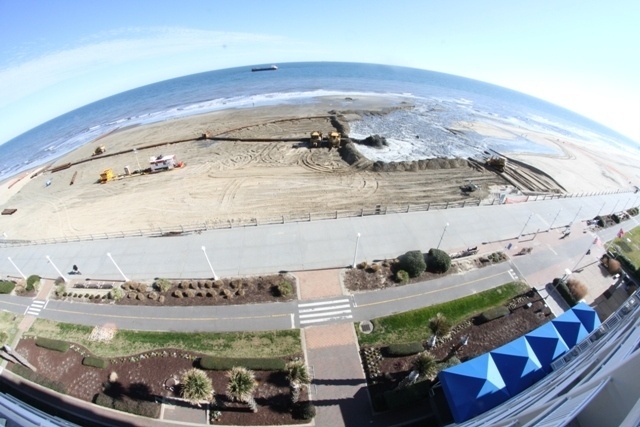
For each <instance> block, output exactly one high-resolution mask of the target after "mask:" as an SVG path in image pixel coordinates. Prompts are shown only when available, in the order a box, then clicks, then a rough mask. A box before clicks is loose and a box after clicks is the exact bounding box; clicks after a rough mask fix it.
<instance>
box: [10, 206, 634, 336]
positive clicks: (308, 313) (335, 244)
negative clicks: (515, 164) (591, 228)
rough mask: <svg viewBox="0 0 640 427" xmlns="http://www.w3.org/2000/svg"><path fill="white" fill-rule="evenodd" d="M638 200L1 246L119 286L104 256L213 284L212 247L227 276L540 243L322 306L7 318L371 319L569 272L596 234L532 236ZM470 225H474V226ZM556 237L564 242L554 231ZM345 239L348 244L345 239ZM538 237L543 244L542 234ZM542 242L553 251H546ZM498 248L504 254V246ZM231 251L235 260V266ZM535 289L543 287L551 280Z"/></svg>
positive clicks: (253, 325)
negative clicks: (550, 268) (486, 263)
mask: <svg viewBox="0 0 640 427" xmlns="http://www.w3.org/2000/svg"><path fill="white" fill-rule="evenodd" d="M630 197H631V198H630ZM635 199H636V196H635V195H630V194H619V195H611V196H599V197H585V198H580V199H577V198H575V199H561V200H553V201H546V202H545V201H539V202H532V203H528V204H520V205H507V206H492V207H491V206H490V207H479V208H465V209H455V210H446V211H433V212H423V213H410V214H404V215H402V214H401V215H387V216H376V217H364V218H352V219H348V220H337V221H319V222H312V223H296V224H285V225H279V226H265V227H256V228H240V229H231V230H218V231H212V232H209V233H203V234H201V235H190V236H181V237H166V238H136V239H121V240H120V239H118V240H102V241H92V242H79V243H68V244H64V245H56V246H24V247H17V248H10V249H2V251H3V252H6V251H9V252H11V253H12V255H11V258H12V261H13V262H14V263H16V265H18V266H19V268H21V270H23V271H24V272H28V273H27V274H31V273H34V272H39V273H40V274H41V275H43V276H47V275H48V274H47V271H49V273H51V269H52V268H53V267H52V266H51V265H48V264H47V262H46V259H45V256H46V255H49V256H50V257H51V259H52V260H53V261H54V263H57V260H58V259H59V260H68V262H66V263H65V264H64V265H68V264H71V263H76V264H79V265H82V270H84V272H85V275H87V274H86V272H87V271H89V272H92V273H91V274H90V275H91V276H94V273H95V274H98V273H97V272H98V271H103V270H104V271H106V273H104V275H102V276H101V277H103V278H104V277H110V278H113V277H115V278H117V276H118V274H119V273H118V272H117V270H116V268H115V265H114V264H113V263H112V262H111V261H110V260H109V258H107V257H106V256H100V254H103V253H106V252H107V251H111V253H112V256H113V257H114V259H117V260H118V265H119V266H120V268H122V269H123V271H127V273H125V274H128V275H130V277H131V278H150V277H156V276H161V277H207V273H209V276H210V270H209V271H208V265H207V263H206V259H205V257H204V253H203V251H202V249H201V248H200V247H201V246H202V245H208V246H207V250H208V248H209V247H210V248H211V255H210V259H212V260H222V259H224V260H227V261H228V263H226V262H225V263H221V265H226V266H229V265H233V268H232V269H229V268H226V269H225V268H220V269H219V271H217V273H218V274H219V275H222V276H227V275H234V274H256V273H268V272H274V271H278V270H282V269H285V270H296V269H303V268H307V269H308V268H326V267H335V266H340V265H341V266H345V265H348V264H350V263H351V262H353V256H354V249H355V239H354V237H355V236H356V233H357V232H360V233H361V235H362V238H361V240H360V245H359V248H358V249H359V251H358V254H359V256H358V260H361V259H368V260H373V259H379V258H386V257H393V256H396V255H397V254H399V253H402V252H404V251H406V250H407V249H414V248H417V249H422V250H427V249H428V248H429V247H433V246H435V245H436V244H437V241H439V239H440V238H442V243H441V247H442V248H447V249H448V248H452V249H455V248H464V247H468V246H476V245H479V246H480V248H481V249H482V248H483V245H482V242H488V241H491V240H493V241H496V240H500V239H502V238H505V239H506V238H511V241H512V242H518V244H520V245H522V246H525V245H537V246H536V249H535V250H534V252H533V253H532V254H531V255H528V256H523V257H513V258H512V260H511V261H510V262H509V263H503V264H500V265H497V266H492V267H487V268H484V269H481V270H475V271H471V272H468V273H465V274H463V275H453V276H447V277H444V278H442V279H439V280H433V281H429V282H426V283H422V284H418V285H409V286H403V287H399V288H393V289H386V290H382V291H376V292H369V293H358V294H355V295H353V296H347V297H340V298H327V299H320V300H316V301H304V302H297V301H296V302H289V303H277V304H268V305H241V306H202V307H188V308H183V307H136V309H135V311H132V310H131V307H127V306H113V305H98V304H95V305H87V304H74V303H68V302H61V301H56V300H49V301H34V300H33V299H30V298H21V297H6V296H2V297H1V298H0V309H5V310H8V311H11V312H14V313H17V314H24V313H27V312H29V313H30V314H33V315H36V316H39V317H42V318H47V319H51V320H56V321H64V322H74V323H81V324H88V325H97V324H104V323H106V322H111V323H115V324H116V325H118V326H119V327H120V328H125V329H137V330H160V331H166V330H173V331H196V330H197V331H254V330H273V329H289V328H298V327H300V326H308V325H312V324H325V323H328V322H334V323H335V322H343V323H346V322H354V321H360V320H366V319H372V318H376V317H380V316H384V315H388V314H392V313H395V312H402V311H407V310H411V309H414V308H418V307H423V306H426V305H431V304H435V303H439V302H444V301H448V300H451V299H455V298H458V297H461V296H464V295H469V294H471V293H475V292H480V291H482V290H485V289H488V288H492V287H495V286H497V285H500V284H503V283H505V282H508V281H511V280H514V279H517V278H519V277H523V276H529V275H532V274H535V273H536V272H537V271H539V270H540V268H541V266H547V265H554V266H555V265H560V264H562V263H563V262H564V263H565V264H567V266H566V267H565V268H572V267H571V266H570V265H568V264H569V263H570V261H566V262H565V261H563V260H564V259H567V260H571V259H574V258H576V257H577V256H579V255H580V254H581V253H583V252H584V251H586V249H587V248H588V247H589V244H590V242H592V240H593V237H592V236H591V235H588V234H585V235H584V236H582V237H580V238H573V237H572V238H571V239H567V240H566V241H564V240H560V239H558V241H557V242H553V241H552V243H551V244H550V243H548V242H549V237H548V236H550V235H551V234H548V233H547V237H546V238H545V239H542V238H538V240H536V237H537V236H538V235H536V234H535V233H536V232H537V231H538V230H540V231H543V232H544V231H545V230H547V229H549V227H550V225H551V223H553V226H554V228H555V227H556V226H558V225H564V224H569V223H571V222H573V221H574V220H576V221H578V220H580V219H584V218H591V217H593V216H595V215H596V214H597V213H598V212H600V211H601V212H602V213H608V212H607V211H608V210H609V209H613V208H614V207H615V206H621V207H622V206H623V204H627V207H630V206H631V205H632V204H633V203H634V200H635ZM578 202H579V203H578ZM603 206H604V208H603ZM525 209H527V210H525ZM583 215H584V216H583ZM469 218H473V221H470V220H469ZM545 218H546V219H548V221H547V220H546V219H545ZM554 219H555V221H554ZM446 221H448V222H449V226H448V227H447V229H446V231H445V232H444V236H443V231H444V224H446ZM629 222H630V224H628V225H627V224H624V225H623V227H627V228H630V227H632V226H635V225H637V223H638V222H637V220H635V219H632V220H631V221H629ZM574 229H575V227H574ZM356 230H357V231H356ZM617 230H618V228H615V229H609V230H605V231H604V232H603V233H602V238H603V240H608V239H610V238H612V237H614V235H615V233H616V232H617ZM550 233H555V234H556V235H558V236H559V234H558V232H557V231H551V232H550ZM520 234H522V235H523V236H522V237H521V238H520V239H519V241H518V240H517V239H516V238H517V236H518V235H520ZM345 235H347V236H349V235H350V236H351V237H352V238H351V239H350V240H349V239H346V238H345V237H344V236H345ZM539 235H540V236H542V235H544V233H542V234H539ZM541 240H544V241H545V242H544V243H542V242H541ZM504 244H505V245H506V244H507V242H504ZM225 245H228V246H225ZM492 245H493V246H494V247H499V246H500V245H501V243H493V244H492ZM192 247H195V248H196V250H195V251H193V250H192V251H191V252H189V248H192ZM225 247H226V248H227V249H226V250H225ZM230 254H231V255H233V254H235V258H234V257H233V256H231V255H230ZM283 254H285V255H286V256H283ZM116 256H117V257H118V258H116ZM216 257H217V258H216ZM3 258H6V257H3ZM43 259H44V261H43ZM72 260H73V261H72ZM239 260H244V262H241V261H239ZM2 262H4V264H2V268H3V269H5V270H4V271H5V272H6V268H8V267H7V264H8V266H9V267H11V268H13V266H12V265H11V264H10V263H9V262H8V260H7V261H4V260H2ZM63 262H64V261H63ZM202 264H204V267H202ZM29 266H31V267H29ZM282 266H285V267H284V268H283V267H282ZM38 268H42V269H43V270H38ZM558 268H559V267H558ZM112 270H114V271H115V273H114V271H112ZM560 270H563V269H560ZM561 273H562V271H559V272H558V275H560V274H561ZM5 274H6V273H5ZM14 274H15V273H14ZM50 276H55V274H50ZM94 277H95V276H94ZM532 285H534V286H535V285H537V284H535V283H532ZM538 285H539V286H544V283H540V284H538Z"/></svg>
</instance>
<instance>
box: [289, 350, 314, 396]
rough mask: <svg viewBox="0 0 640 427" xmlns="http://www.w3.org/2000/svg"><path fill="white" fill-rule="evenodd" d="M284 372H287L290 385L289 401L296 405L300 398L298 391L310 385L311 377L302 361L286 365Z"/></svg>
mask: <svg viewBox="0 0 640 427" xmlns="http://www.w3.org/2000/svg"><path fill="white" fill-rule="evenodd" d="M285 370H286V372H287V379H288V380H289V384H290V385H291V401H292V402H293V403H296V402H297V401H298V399H299V398H300V390H301V389H302V387H305V386H307V385H309V384H311V375H309V370H308V369H307V365H305V364H304V361H302V360H295V361H293V362H289V363H287V365H286V367H285Z"/></svg>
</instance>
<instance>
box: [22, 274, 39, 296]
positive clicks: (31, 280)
mask: <svg viewBox="0 0 640 427" xmlns="http://www.w3.org/2000/svg"><path fill="white" fill-rule="evenodd" d="M38 283H40V276H38V275H37V274H32V275H31V276H29V277H27V286H26V288H25V289H26V291H27V292H31V291H33V290H35V289H36V286H38Z"/></svg>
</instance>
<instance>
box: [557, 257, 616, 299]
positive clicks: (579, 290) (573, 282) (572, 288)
mask: <svg viewBox="0 0 640 427" xmlns="http://www.w3.org/2000/svg"><path fill="white" fill-rule="evenodd" d="M614 261H615V260H614ZM609 266H611V263H609ZM567 288H568V289H569V292H571V295H573V297H574V298H575V299H576V301H580V300H581V299H582V298H584V297H586V296H587V294H588V293H589V289H588V288H587V286H586V285H585V284H584V283H582V282H581V281H579V280H577V279H574V278H573V277H571V278H570V279H569V280H567Z"/></svg>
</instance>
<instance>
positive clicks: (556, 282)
mask: <svg viewBox="0 0 640 427" xmlns="http://www.w3.org/2000/svg"><path fill="white" fill-rule="evenodd" d="M553 286H554V287H555V289H556V290H557V291H558V293H559V294H560V296H561V297H562V299H564V300H565V301H566V302H567V304H569V307H573V306H574V305H576V304H577V303H578V300H577V299H575V297H574V296H573V294H572V293H571V291H569V288H568V287H567V284H566V283H564V282H562V281H561V280H560V279H558V278H556V279H553Z"/></svg>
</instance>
